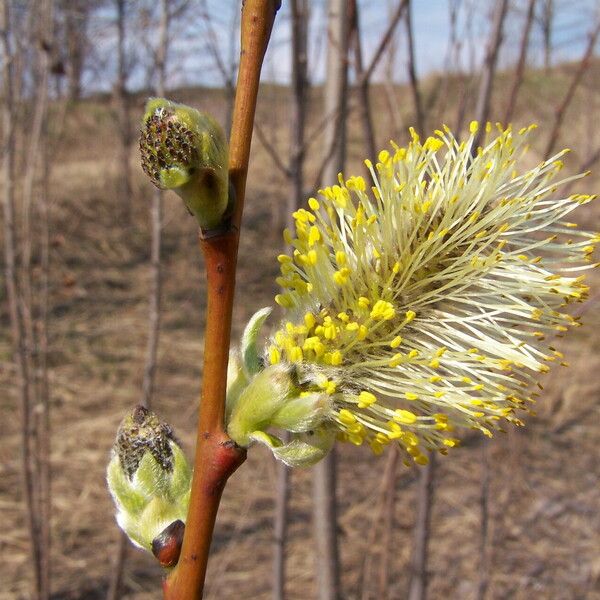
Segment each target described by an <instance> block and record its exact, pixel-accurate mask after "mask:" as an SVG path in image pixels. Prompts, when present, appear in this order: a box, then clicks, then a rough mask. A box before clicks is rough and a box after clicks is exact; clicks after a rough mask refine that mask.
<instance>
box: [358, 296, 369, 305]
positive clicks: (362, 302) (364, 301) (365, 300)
mask: <svg viewBox="0 0 600 600" xmlns="http://www.w3.org/2000/svg"><path fill="white" fill-rule="evenodd" d="M370 305H371V301H370V300H369V299H368V298H365V297H364V296H361V297H360V298H359V299H358V306H360V308H369V306H370Z"/></svg>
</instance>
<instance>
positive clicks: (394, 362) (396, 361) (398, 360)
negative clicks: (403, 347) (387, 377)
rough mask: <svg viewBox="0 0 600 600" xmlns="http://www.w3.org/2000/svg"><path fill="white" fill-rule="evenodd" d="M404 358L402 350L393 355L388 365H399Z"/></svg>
mask: <svg viewBox="0 0 600 600" xmlns="http://www.w3.org/2000/svg"><path fill="white" fill-rule="evenodd" d="M403 360H404V355H403V354H402V353H401V352H397V353H396V354H394V356H392V358H391V360H390V362H389V363H388V365H389V366H390V367H397V366H398V365H399V364H400V363H401V362H402V361H403Z"/></svg>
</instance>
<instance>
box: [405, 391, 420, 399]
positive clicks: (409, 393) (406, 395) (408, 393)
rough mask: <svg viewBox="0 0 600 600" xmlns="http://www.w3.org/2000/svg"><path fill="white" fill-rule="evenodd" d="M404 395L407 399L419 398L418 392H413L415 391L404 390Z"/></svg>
mask: <svg viewBox="0 0 600 600" xmlns="http://www.w3.org/2000/svg"><path fill="white" fill-rule="evenodd" d="M404 397H405V398H406V399H407V400H418V399H419V395H418V394H415V393H413V392H406V393H405V394H404Z"/></svg>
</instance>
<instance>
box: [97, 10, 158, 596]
mask: <svg viewBox="0 0 600 600" xmlns="http://www.w3.org/2000/svg"><path fill="white" fill-rule="evenodd" d="M169 25H170V13H169V0H160V24H159V33H158V35H159V42H158V48H157V51H156V55H155V57H156V58H155V69H156V76H157V78H156V81H157V83H156V95H157V96H159V97H161V98H162V97H164V96H165V94H166V65H167V53H168V49H169ZM162 201H163V192H162V191H161V190H157V189H155V190H153V192H152V206H151V208H150V220H151V232H152V238H151V242H150V266H151V283H150V294H149V298H148V313H149V314H148V342H147V345H146V362H145V364H144V378H143V381H142V398H141V401H140V404H142V406H145V407H146V408H150V406H151V405H152V397H153V395H154V382H155V379H156V364H157V356H158V342H159V338H160V310H161V291H162V270H161V258H160V255H161V245H162ZM128 548H129V542H128V540H127V536H126V535H125V534H124V533H121V535H120V537H119V541H118V545H117V553H116V556H115V562H114V567H113V569H112V576H111V579H110V583H109V587H108V592H107V595H106V597H107V600H118V599H119V598H121V595H122V590H121V588H122V582H123V571H124V568H125V562H126V560H127V551H128Z"/></svg>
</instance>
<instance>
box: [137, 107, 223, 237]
mask: <svg viewBox="0 0 600 600" xmlns="http://www.w3.org/2000/svg"><path fill="white" fill-rule="evenodd" d="M140 153H141V158H142V168H143V169H144V172H145V173H146V175H148V177H150V180H151V181H152V183H153V184H154V185H155V186H157V187H158V188H161V189H172V190H174V191H175V192H176V193H177V194H178V195H179V196H180V197H181V198H182V200H183V201H184V202H185V205H186V206H187V208H188V210H189V211H190V212H191V213H192V214H193V215H194V216H195V217H196V219H197V221H198V223H199V224H200V227H201V228H202V229H205V230H210V229H215V228H218V227H219V226H220V225H221V224H222V223H223V220H224V218H225V216H226V213H227V210H228V208H230V207H229V175H228V164H227V163H228V148H227V142H226V140H225V135H224V133H223V130H222V129H221V127H220V125H219V124H218V123H217V122H216V121H215V120H214V119H213V118H212V117H210V116H209V115H207V114H205V113H201V112H199V111H197V110H195V109H193V108H190V107H189V106H185V105H183V104H176V103H174V102H170V101H169V100H165V99H164V98H151V99H150V100H148V103H147V104H146V112H145V113H144V118H143V122H142V131H141V135H140Z"/></svg>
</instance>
